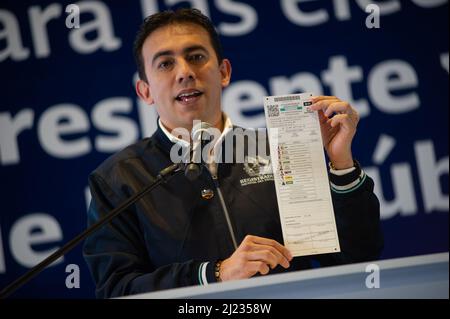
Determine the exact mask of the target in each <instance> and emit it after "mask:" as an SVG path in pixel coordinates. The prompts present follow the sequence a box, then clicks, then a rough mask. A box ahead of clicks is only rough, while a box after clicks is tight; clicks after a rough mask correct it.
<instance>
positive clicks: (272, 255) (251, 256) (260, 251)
mask: <svg viewBox="0 0 450 319" xmlns="http://www.w3.org/2000/svg"><path fill="white" fill-rule="evenodd" d="M254 249H255V250H252V251H250V252H248V253H247V259H248V260H253V261H256V260H260V261H264V262H265V263H266V264H270V268H272V269H274V268H275V267H276V266H277V265H281V266H283V267H284V268H289V261H288V260H287V258H286V257H285V256H283V255H282V254H281V253H280V252H279V251H277V250H276V249H275V248H273V247H270V246H265V245H257V244H256V245H254Z"/></svg>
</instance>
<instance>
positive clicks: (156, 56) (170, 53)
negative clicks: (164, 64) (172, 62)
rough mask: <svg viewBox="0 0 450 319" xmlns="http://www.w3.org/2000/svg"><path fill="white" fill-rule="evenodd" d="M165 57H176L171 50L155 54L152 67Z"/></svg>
mask: <svg viewBox="0 0 450 319" xmlns="http://www.w3.org/2000/svg"><path fill="white" fill-rule="evenodd" d="M165 55H174V52H173V51H170V50H166V51H160V52H157V53H155V55H154V56H153V59H152V65H153V64H154V63H155V61H156V60H158V59H159V58H160V57H162V56H165Z"/></svg>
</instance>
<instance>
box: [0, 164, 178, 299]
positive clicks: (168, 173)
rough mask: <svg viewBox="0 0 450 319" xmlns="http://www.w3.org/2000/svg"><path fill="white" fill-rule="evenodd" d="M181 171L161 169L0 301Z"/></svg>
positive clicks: (4, 293)
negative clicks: (155, 175) (153, 178)
mask: <svg viewBox="0 0 450 319" xmlns="http://www.w3.org/2000/svg"><path fill="white" fill-rule="evenodd" d="M182 170H183V166H182V165H180V164H172V165H170V166H168V167H166V168H164V169H162V170H161V171H160V172H159V174H158V176H157V177H156V179H155V181H154V182H153V183H151V184H150V185H147V186H146V187H144V188H143V189H141V190H140V191H139V192H137V193H135V194H134V195H133V196H131V197H129V198H128V199H126V200H124V201H123V202H122V203H121V204H120V205H119V206H118V207H116V208H114V209H113V210H111V211H110V212H109V213H108V214H106V215H105V216H104V217H102V218H101V219H100V220H98V221H97V222H96V223H95V224H93V225H91V226H90V227H89V228H87V229H86V230H84V231H83V232H82V233H80V234H79V235H78V236H76V237H75V238H73V239H72V240H71V241H69V242H68V243H67V244H65V245H64V246H63V247H61V248H60V249H58V250H57V251H55V252H54V253H53V254H51V255H50V256H48V257H47V258H46V259H44V260H43V261H41V262H40V263H39V264H37V265H36V266H34V267H33V268H31V269H30V270H29V271H28V272H26V273H25V274H24V275H22V276H21V277H19V278H18V279H16V280H15V281H14V282H12V283H11V284H9V285H8V286H7V287H5V288H4V289H3V290H1V291H0V299H4V298H6V297H8V296H9V295H10V294H12V293H13V292H14V291H16V290H17V289H19V288H20V287H21V286H23V285H24V284H26V283H27V282H28V281H30V280H31V279H32V278H34V277H35V276H36V275H38V274H39V273H40V272H41V271H42V270H44V268H45V267H47V266H48V265H50V264H51V263H53V262H54V261H55V260H57V259H58V258H60V257H61V256H63V255H65V254H66V253H68V252H69V251H70V250H72V249H73V248H74V247H75V246H76V245H78V244H79V243H80V242H81V241H82V240H84V239H85V238H86V237H88V236H89V235H90V234H92V233H94V232H95V231H96V230H97V229H99V228H100V227H102V226H103V225H104V224H106V223H108V222H110V221H111V220H112V219H113V218H114V217H116V216H117V215H119V214H121V213H122V212H123V211H125V209H127V208H128V207H130V206H131V205H133V204H134V203H136V202H137V201H138V200H139V199H141V198H142V197H144V196H145V195H146V194H147V193H148V192H150V191H152V190H153V189H155V188H156V187H158V186H159V185H161V184H162V183H165V182H167V181H168V180H169V179H170V178H171V177H172V176H174V175H175V174H176V173H178V172H181V171H182Z"/></svg>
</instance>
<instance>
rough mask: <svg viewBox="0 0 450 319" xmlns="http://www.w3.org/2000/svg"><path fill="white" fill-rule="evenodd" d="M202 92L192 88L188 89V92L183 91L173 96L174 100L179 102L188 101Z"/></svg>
mask: <svg viewBox="0 0 450 319" xmlns="http://www.w3.org/2000/svg"><path fill="white" fill-rule="evenodd" d="M202 94H203V92H200V91H197V90H194V91H190V92H185V93H181V94H179V95H178V96H177V97H176V98H175V100H177V101H179V102H189V101H191V100H193V99H195V98H196V97H199V96H200V95H202Z"/></svg>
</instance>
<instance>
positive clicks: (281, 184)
mask: <svg viewBox="0 0 450 319" xmlns="http://www.w3.org/2000/svg"><path fill="white" fill-rule="evenodd" d="M312 96H313V95H312V94H311V93H303V94H294V95H284V96H269V97H265V98H264V112H265V115H266V123H267V128H268V133H269V144H270V154H271V159H272V167H273V172H274V180H275V189H276V193H277V199H278V208H279V211H280V219H281V228H282V231H283V238H284V244H285V246H286V247H287V248H288V249H289V250H290V251H291V253H292V255H293V256H305V255H315V254H324V253H334V252H339V251H340V247H339V239H338V234H337V229H336V221H335V219H334V211H333V203H332V201H331V193H330V184H329V180H328V174H327V165H326V161H325V154H324V150H323V144H322V135H321V133H320V123H319V117H318V114H317V112H316V111H312V110H310V109H309V106H310V105H311V104H312V102H311V97H312Z"/></svg>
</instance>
